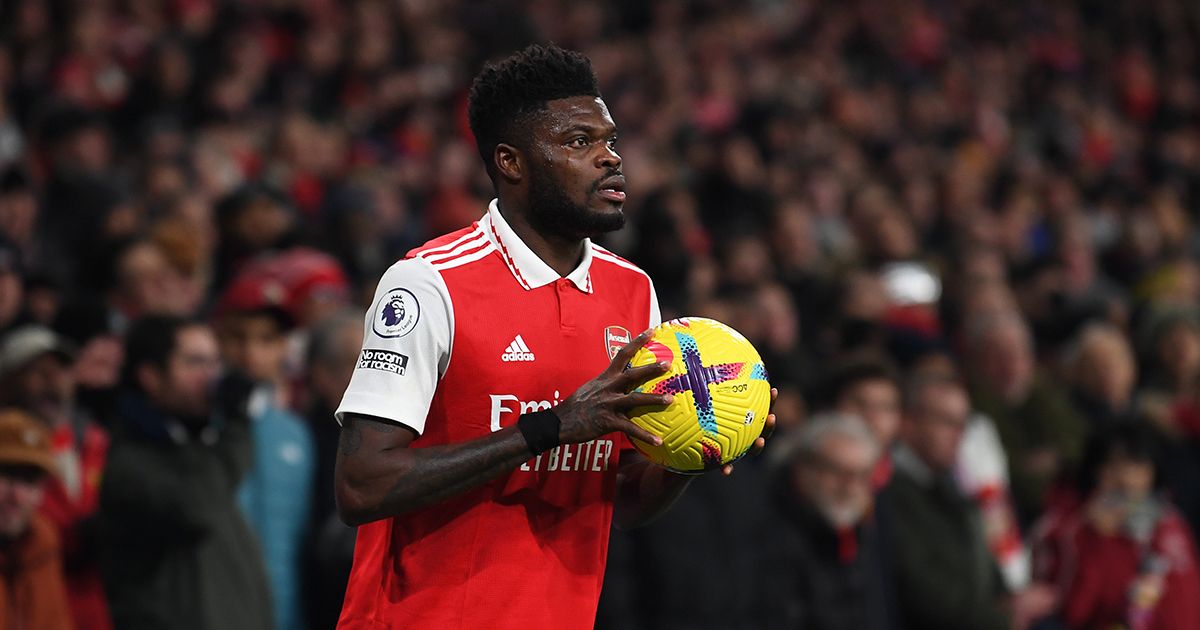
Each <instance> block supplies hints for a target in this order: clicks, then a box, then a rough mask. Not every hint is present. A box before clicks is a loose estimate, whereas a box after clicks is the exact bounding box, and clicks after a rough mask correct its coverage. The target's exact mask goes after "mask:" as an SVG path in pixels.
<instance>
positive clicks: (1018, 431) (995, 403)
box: [966, 313, 1086, 527]
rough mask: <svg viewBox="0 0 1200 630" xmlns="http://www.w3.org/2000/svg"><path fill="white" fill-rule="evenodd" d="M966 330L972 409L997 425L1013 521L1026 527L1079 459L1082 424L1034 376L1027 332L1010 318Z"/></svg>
mask: <svg viewBox="0 0 1200 630" xmlns="http://www.w3.org/2000/svg"><path fill="white" fill-rule="evenodd" d="M969 326H970V329H969V330H968V331H967V339H966V343H967V360H966V366H967V373H968V377H969V379H970V382H971V394H972V395H971V399H972V401H973V403H974V407H975V408H976V409H977V410H978V411H979V412H980V413H983V414H984V415H986V416H988V417H989V418H991V419H992V421H993V422H995V423H996V429H997V430H998V431H999V433H1000V440H1001V442H1002V443H1003V445H1004V451H1005V452H1006V453H1007V454H1008V461H1009V470H1010V473H1011V475H1012V490H1013V498H1014V499H1015V500H1016V505H1017V517H1018V519H1019V520H1020V522H1021V523H1022V525H1023V526H1025V527H1027V526H1028V525H1029V524H1030V523H1031V522H1032V521H1033V520H1034V519H1036V517H1037V515H1038V514H1040V513H1041V511H1042V509H1043V508H1044V502H1045V498H1046V492H1047V491H1048V489H1049V488H1050V485H1051V484H1052V482H1053V481H1054V480H1055V478H1056V477H1057V476H1058V475H1059V474H1060V473H1062V472H1063V471H1065V470H1067V469H1069V467H1070V466H1071V465H1072V464H1073V463H1074V462H1076V461H1078V459H1079V453H1080V451H1081V449H1082V446H1083V439H1084V435H1085V431H1086V425H1084V423H1083V421H1082V420H1080V418H1079V417H1078V416H1077V415H1076V412H1075V410H1074V408H1072V407H1071V404H1070V402H1069V401H1068V399H1067V397H1066V396H1065V395H1064V394H1063V393H1062V392H1061V391H1060V390H1059V388H1058V387H1056V386H1055V384H1054V383H1053V382H1051V381H1049V380H1047V378H1045V377H1043V376H1041V375H1039V374H1038V369H1037V363H1036V361H1035V357H1034V353H1033V339H1032V337H1031V336H1030V333H1029V329H1028V327H1027V326H1026V325H1025V323H1024V322H1023V321H1022V320H1021V319H1020V316H1019V315H1017V314H1014V313H1009V314H1005V315H998V316H995V317H990V318H984V319H980V320H978V321H975V322H971V323H970V324H969Z"/></svg>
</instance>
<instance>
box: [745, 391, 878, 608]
mask: <svg viewBox="0 0 1200 630" xmlns="http://www.w3.org/2000/svg"><path fill="white" fill-rule="evenodd" d="M780 441H781V442H782V443H781V444H780V448H779V449H778V450H777V451H776V455H777V456H776V458H775V460H774V461H775V463H776V464H777V471H778V475H777V477H776V481H777V484H776V487H775V489H776V495H775V499H776V502H775V503H776V508H777V509H778V511H779V512H780V515H781V517H782V518H781V521H782V522H784V523H786V524H787V526H785V527H778V528H773V531H772V535H773V536H777V539H776V540H774V541H773V542H772V544H771V545H770V546H769V547H768V548H770V549H772V553H771V557H770V559H769V561H768V567H769V572H768V578H767V580H766V582H767V584H768V588H769V590H770V591H771V592H770V597H769V599H768V601H767V602H766V604H765V605H764V607H763V609H764V610H765V611H766V612H767V614H768V615H769V618H768V619H767V620H766V624H765V625H767V626H768V627H771V628H805V629H815V630H837V629H841V628H847V629H850V628H878V629H883V630H886V629H888V628H894V627H896V624H895V622H894V614H893V611H894V607H893V605H892V597H891V585H890V581H889V575H890V573H889V572H888V571H887V570H886V568H885V567H884V566H883V563H882V558H883V553H882V549H881V541H880V536H879V531H878V527H877V526H876V523H875V521H874V519H873V518H872V504H873V496H874V491H873V489H872V485H871V473H872V471H873V470H874V468H875V463H876V461H877V460H878V459H879V456H880V450H881V449H880V446H879V444H878V442H877V441H876V439H875V436H874V435H873V434H872V433H871V430H870V429H869V428H868V427H867V425H866V424H865V423H864V422H863V420H862V419H860V418H859V417H858V416H854V415H850V414H845V413H829V414H825V415H818V416H816V417H814V418H813V419H812V420H811V421H810V422H809V423H808V424H806V425H804V427H803V428H801V429H799V430H798V431H796V432H794V433H792V434H790V435H788V436H786V437H785V438H782V439H781V440H780Z"/></svg>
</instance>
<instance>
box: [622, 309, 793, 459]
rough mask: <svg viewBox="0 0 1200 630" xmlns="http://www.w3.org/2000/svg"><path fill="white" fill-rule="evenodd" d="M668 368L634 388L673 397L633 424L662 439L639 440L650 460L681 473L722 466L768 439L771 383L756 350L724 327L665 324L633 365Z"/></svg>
mask: <svg viewBox="0 0 1200 630" xmlns="http://www.w3.org/2000/svg"><path fill="white" fill-rule="evenodd" d="M658 361H663V362H667V363H670V366H671V367H670V369H669V370H668V371H667V373H666V374H664V375H662V376H661V377H658V378H656V379H653V380H651V381H649V382H647V383H645V384H643V385H642V386H641V387H639V388H637V390H635V391H640V392H648V393H653V394H673V395H674V396H675V399H674V401H673V402H672V403H671V404H670V405H667V406H665V407H662V406H658V407H639V408H637V409H634V410H633V411H631V412H630V419H631V420H632V421H633V422H634V423H636V424H638V425H639V426H641V427H642V428H644V429H646V430H647V431H649V432H651V433H653V434H655V435H658V436H659V437H661V438H662V439H663V443H662V446H654V445H652V444H646V443H644V442H641V441H639V440H633V445H634V446H635V447H637V449H638V450H639V451H641V452H642V454H644V455H645V456H646V457H648V458H649V459H650V460H651V461H653V462H655V463H657V464H660V465H662V466H665V467H667V468H669V469H671V470H674V471H676V472H682V473H700V472H704V471H705V470H710V469H713V468H719V467H721V466H723V465H724V464H728V463H729V462H732V461H734V460H736V459H737V458H739V457H741V456H742V455H744V454H745V453H746V451H747V450H749V449H750V446H751V445H753V444H754V440H756V439H758V436H759V435H760V434H762V430H763V424H764V423H765V422H766V419H767V413H768V411H769V409H770V404H771V385H770V383H769V382H768V381H767V370H766V368H765V367H763V363H762V358H761V357H760V356H759V354H758V351H757V350H755V349H754V346H753V345H751V344H750V341H749V340H747V339H746V338H745V337H744V336H742V335H741V333H739V332H737V331H736V330H734V329H733V328H731V327H729V326H726V325H725V324H722V323H721V322H718V321H715V320H712V319H706V318H701V317H685V318H680V319H673V320H671V321H668V322H663V323H662V324H661V325H660V326H659V327H658V328H656V329H655V330H654V334H653V336H652V337H651V338H650V341H648V342H647V343H646V345H645V346H644V347H642V348H641V349H640V350H638V352H637V354H635V355H634V358H633V360H632V361H630V363H629V367H637V366H642V365H649V364H651V363H655V362H658Z"/></svg>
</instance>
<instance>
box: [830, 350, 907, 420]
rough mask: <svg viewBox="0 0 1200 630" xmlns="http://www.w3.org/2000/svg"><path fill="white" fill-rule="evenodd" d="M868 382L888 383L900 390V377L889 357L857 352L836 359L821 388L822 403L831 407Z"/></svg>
mask: <svg viewBox="0 0 1200 630" xmlns="http://www.w3.org/2000/svg"><path fill="white" fill-rule="evenodd" d="M866 381H887V382H889V383H891V384H892V385H894V386H896V391H899V390H900V375H899V373H898V372H897V371H896V368H895V366H894V365H893V364H892V362H891V361H889V360H888V359H887V357H885V356H883V355H881V354H878V353H874V352H855V353H852V354H848V355H845V356H843V357H840V358H838V359H836V360H835V361H834V363H833V366H832V368H831V369H830V371H829V375H828V376H827V377H826V378H825V382H824V386H823V387H822V388H821V390H822V391H821V394H822V396H821V398H822V402H823V403H824V404H825V405H826V406H829V407H833V406H836V405H837V402H838V400H839V399H840V398H841V397H842V396H844V395H846V393H847V392H848V391H850V390H851V389H853V388H854V387H856V386H858V385H859V384H860V383H864V382H866Z"/></svg>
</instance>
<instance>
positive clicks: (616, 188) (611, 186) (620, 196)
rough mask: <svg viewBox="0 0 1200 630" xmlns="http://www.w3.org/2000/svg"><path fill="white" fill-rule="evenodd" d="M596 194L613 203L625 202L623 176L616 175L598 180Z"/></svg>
mask: <svg viewBox="0 0 1200 630" xmlns="http://www.w3.org/2000/svg"><path fill="white" fill-rule="evenodd" d="M596 194H598V195H600V197H602V198H603V199H607V200H608V201H611V202H613V203H624V202H625V177H624V176H623V175H616V176H614V177H609V178H608V179H606V180H604V181H602V182H600V184H599V186H598V187H597V190H596Z"/></svg>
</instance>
